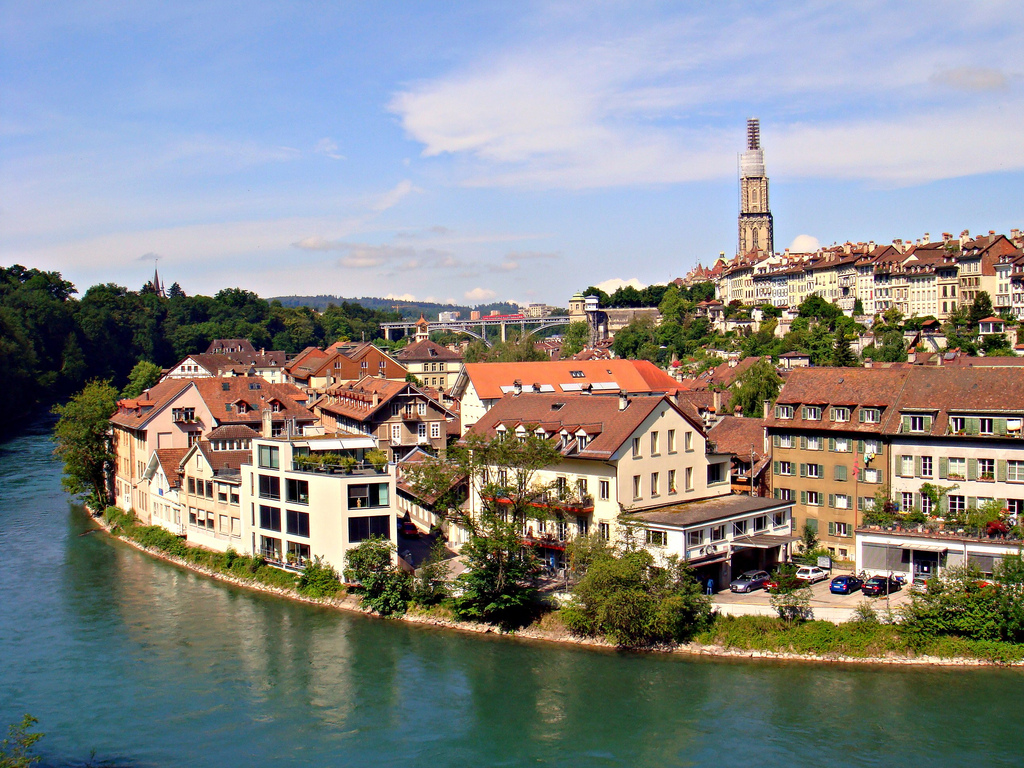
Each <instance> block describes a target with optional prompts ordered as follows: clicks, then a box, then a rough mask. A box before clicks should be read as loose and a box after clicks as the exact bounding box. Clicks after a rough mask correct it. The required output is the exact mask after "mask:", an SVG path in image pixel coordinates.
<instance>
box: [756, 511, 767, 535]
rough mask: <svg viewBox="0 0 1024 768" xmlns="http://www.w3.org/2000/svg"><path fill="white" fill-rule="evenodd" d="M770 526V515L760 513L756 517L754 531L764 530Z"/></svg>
mask: <svg viewBox="0 0 1024 768" xmlns="http://www.w3.org/2000/svg"><path fill="white" fill-rule="evenodd" d="M767 527H768V515H758V516H757V517H755V518H754V533H757V532H758V531H763V530H765V529H766V528H767Z"/></svg>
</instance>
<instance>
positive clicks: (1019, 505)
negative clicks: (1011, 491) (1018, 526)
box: [1006, 499, 1024, 518]
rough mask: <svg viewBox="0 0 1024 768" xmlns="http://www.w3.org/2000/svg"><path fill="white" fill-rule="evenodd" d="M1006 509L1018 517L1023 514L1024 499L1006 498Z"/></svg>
mask: <svg viewBox="0 0 1024 768" xmlns="http://www.w3.org/2000/svg"><path fill="white" fill-rule="evenodd" d="M1006 509H1007V510H1008V511H1009V513H1010V514H1011V515H1013V517H1015V518H1019V517H1020V516H1021V515H1022V514H1024V499H1007V500H1006Z"/></svg>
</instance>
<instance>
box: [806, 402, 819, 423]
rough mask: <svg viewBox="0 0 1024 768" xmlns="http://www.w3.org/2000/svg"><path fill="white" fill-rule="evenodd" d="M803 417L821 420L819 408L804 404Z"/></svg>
mask: <svg viewBox="0 0 1024 768" xmlns="http://www.w3.org/2000/svg"><path fill="white" fill-rule="evenodd" d="M804 419H805V420H806V421H821V408H819V407H818V406H816V405H805V406H804Z"/></svg>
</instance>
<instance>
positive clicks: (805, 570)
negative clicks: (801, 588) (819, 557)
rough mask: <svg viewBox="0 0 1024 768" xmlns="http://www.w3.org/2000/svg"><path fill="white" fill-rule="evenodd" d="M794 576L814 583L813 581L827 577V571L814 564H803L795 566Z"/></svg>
mask: <svg viewBox="0 0 1024 768" xmlns="http://www.w3.org/2000/svg"><path fill="white" fill-rule="evenodd" d="M796 577H797V578H798V579H800V580H802V581H808V582H810V583H811V584H814V583H815V582H818V581H824V580H825V579H827V578H828V571H825V570H823V569H821V568H819V567H818V566H816V565H804V566H801V567H800V568H797V570H796Z"/></svg>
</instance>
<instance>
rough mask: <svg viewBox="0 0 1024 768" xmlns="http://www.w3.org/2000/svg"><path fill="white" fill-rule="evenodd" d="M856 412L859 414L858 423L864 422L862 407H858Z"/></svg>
mask: <svg viewBox="0 0 1024 768" xmlns="http://www.w3.org/2000/svg"><path fill="white" fill-rule="evenodd" d="M857 412H858V413H859V414H860V416H859V417H858V418H859V419H860V423H861V424H863V423H864V409H863V408H858V409H857Z"/></svg>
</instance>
